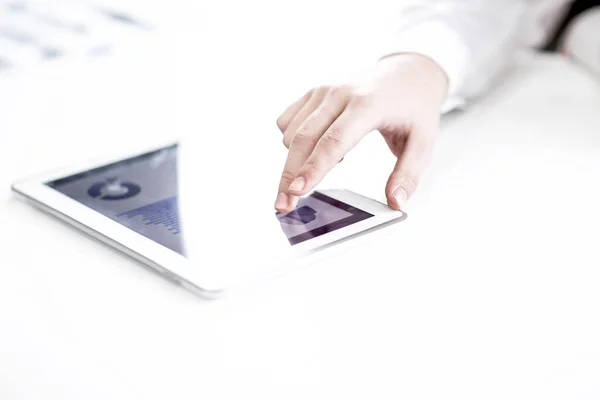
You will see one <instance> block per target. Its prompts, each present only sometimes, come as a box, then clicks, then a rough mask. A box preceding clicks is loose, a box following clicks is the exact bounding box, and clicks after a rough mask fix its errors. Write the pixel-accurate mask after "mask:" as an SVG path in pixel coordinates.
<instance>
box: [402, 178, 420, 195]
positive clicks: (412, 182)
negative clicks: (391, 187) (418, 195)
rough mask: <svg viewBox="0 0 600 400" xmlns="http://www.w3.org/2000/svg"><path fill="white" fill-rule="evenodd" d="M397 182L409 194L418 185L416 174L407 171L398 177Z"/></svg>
mask: <svg viewBox="0 0 600 400" xmlns="http://www.w3.org/2000/svg"><path fill="white" fill-rule="evenodd" d="M398 184H399V186H402V188H403V189H404V190H405V191H406V193H407V194H408V195H409V196H411V195H412V194H413V193H414V192H415V190H417V187H418V186H419V177H418V176H417V174H413V173H407V174H404V175H402V176H401V177H400V178H399V179H398Z"/></svg>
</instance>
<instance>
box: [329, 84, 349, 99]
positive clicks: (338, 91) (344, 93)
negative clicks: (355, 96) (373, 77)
mask: <svg viewBox="0 0 600 400" xmlns="http://www.w3.org/2000/svg"><path fill="white" fill-rule="evenodd" d="M351 92H352V88H351V87H350V86H349V85H339V86H334V87H332V88H331V89H330V90H329V95H330V96H331V97H334V98H345V97H348V96H349V95H350V93H351Z"/></svg>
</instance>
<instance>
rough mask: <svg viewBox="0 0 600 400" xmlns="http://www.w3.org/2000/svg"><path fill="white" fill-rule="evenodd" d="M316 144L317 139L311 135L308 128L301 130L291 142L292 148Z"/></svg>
mask: <svg viewBox="0 0 600 400" xmlns="http://www.w3.org/2000/svg"><path fill="white" fill-rule="evenodd" d="M314 144H316V139H315V138H314V137H313V136H312V135H310V134H309V133H308V132H307V130H306V128H300V129H299V130H298V131H297V132H296V134H295V135H294V137H293V138H292V140H291V142H290V146H291V145H293V146H311V145H314Z"/></svg>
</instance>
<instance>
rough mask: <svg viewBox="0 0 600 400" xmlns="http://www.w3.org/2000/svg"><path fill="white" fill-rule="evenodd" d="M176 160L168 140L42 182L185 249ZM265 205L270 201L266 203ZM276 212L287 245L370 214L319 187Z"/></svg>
mask: <svg viewBox="0 0 600 400" xmlns="http://www.w3.org/2000/svg"><path fill="white" fill-rule="evenodd" d="M177 165H178V164H177V145H173V146H170V147H165V148H163V149H160V150H157V151H153V152H150V153H146V154H142V155H139V156H136V157H133V158H129V159H126V160H122V161H119V162H116V163H113V164H109V165H105V166H102V167H99V168H94V169H91V170H89V171H85V172H82V173H79V174H76V175H72V176H68V177H65V178H61V179H58V180H55V181H52V182H48V183H47V185H48V186H50V187H52V188H53V189H55V190H57V191H59V192H61V193H62V194H64V195H66V196H68V197H70V198H72V199H74V200H76V201H78V202H80V203H82V204H84V205H86V206H88V207H90V208H92V209H94V210H95V211H97V212H99V213H101V214H102V215H104V216H106V217H108V218H111V219H113V220H115V221H117V222H119V223H120V224H122V225H124V226H126V227H128V228H130V229H132V230H134V231H136V232H137V233H139V234H141V235H143V236H145V237H147V238H149V239H151V240H153V241H155V242H156V243H159V244H161V245H163V246H165V247H167V248H169V249H171V250H173V251H175V252H177V253H179V254H182V255H186V254H185V253H186V252H185V248H184V241H183V240H182V238H183V235H184V234H185V232H184V231H183V230H182V227H181V224H180V221H179V218H180V213H179V212H178V201H177V199H178V193H179V191H178V179H177ZM265 206H266V207H271V205H270V204H269V205H265ZM275 215H276V217H277V219H278V220H279V222H280V225H281V229H282V232H283V234H285V235H286V237H287V239H288V241H289V243H290V244H291V245H295V244H298V243H301V242H304V241H306V240H309V239H311V238H314V237H318V236H321V235H324V234H326V233H328V232H331V231H334V230H337V229H341V228H344V227H346V226H348V225H351V224H354V223H357V222H359V221H362V220H365V219H367V218H370V217H372V216H373V215H372V214H369V213H367V212H365V211H363V210H359V209H357V208H355V207H352V206H350V205H348V204H346V203H343V202H341V201H339V200H336V199H333V198H331V197H329V196H326V195H324V194H322V193H319V192H314V193H312V194H311V195H310V196H308V197H305V198H303V199H301V200H300V202H299V204H298V207H297V208H296V209H295V210H294V211H292V212H290V213H287V214H281V213H275ZM201 222H202V221H198V223H201ZM186 223H188V224H189V223H190V222H189V221H186Z"/></svg>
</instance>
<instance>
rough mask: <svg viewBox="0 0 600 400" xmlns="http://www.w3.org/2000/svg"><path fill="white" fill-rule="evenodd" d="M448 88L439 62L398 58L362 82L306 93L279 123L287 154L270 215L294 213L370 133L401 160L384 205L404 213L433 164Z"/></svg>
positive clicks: (379, 66)
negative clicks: (378, 136) (380, 137)
mask: <svg viewBox="0 0 600 400" xmlns="http://www.w3.org/2000/svg"><path fill="white" fill-rule="evenodd" d="M447 86H448V82H447V76H446V74H445V73H444V72H443V70H442V69H441V68H440V67H439V66H438V65H437V64H436V63H434V62H433V61H431V60H430V59H428V58H425V57H422V56H419V55H415V54H403V55H394V56H391V57H388V58H385V59H383V60H381V61H380V62H379V63H378V64H377V65H376V66H375V67H374V69H373V70H372V71H371V72H370V73H369V74H367V75H366V76H365V77H364V80H363V81H362V82H356V83H353V84H348V85H342V86H333V87H320V88H317V89H313V90H310V91H309V92H308V93H306V94H305V95H304V96H303V97H302V98H301V99H299V100H298V101H296V102H295V103H293V104H292V105H290V106H289V107H288V108H287V110H285V112H284V113H283V114H282V115H281V116H280V117H279V119H278V120H277V125H278V126H279V129H280V130H281V132H283V143H284V144H285V146H286V147H287V148H288V149H289V153H288V157H287V161H286V163H285V167H284V170H283V174H282V177H281V182H280V184H279V193H278V195H277V200H276V202H275V208H276V209H277V210H278V211H280V212H289V211H291V210H293V209H294V208H295V207H296V205H297V204H298V199H299V196H303V195H305V194H306V193H308V192H309V191H311V190H312V189H313V188H314V187H315V186H316V185H317V184H318V183H319V182H320V181H321V180H322V179H323V178H324V176H325V175H326V174H327V173H328V172H329V171H330V170H331V169H332V168H333V167H334V166H335V165H336V164H337V163H338V162H339V161H340V160H341V159H342V158H343V157H344V156H345V154H346V153H347V152H348V151H350V150H351V149H352V148H353V147H354V146H356V145H357V144H358V142H360V140H361V139H362V138H363V137H364V136H366V134H367V133H369V132H371V131H373V130H379V132H380V133H381V134H382V135H383V137H384V138H385V141H386V142H387V144H388V146H389V148H390V150H391V151H392V153H393V154H394V155H395V156H396V157H397V158H398V161H397V162H396V165H395V167H394V170H393V171H392V174H391V175H390V177H389V180H388V183H387V186H386V189H385V191H386V198H387V202H388V205H389V206H390V207H391V208H393V209H401V208H402V207H404V206H405V204H406V202H407V200H408V199H409V197H410V196H411V195H412V194H413V193H414V191H415V189H416V188H417V185H418V183H419V178H420V177H421V174H422V173H423V171H424V169H425V167H426V165H427V164H428V162H429V159H430V157H431V154H432V150H433V143H434V141H435V137H436V135H437V130H438V126H439V119H440V109H441V106H442V103H443V101H444V98H445V96H446V92H447Z"/></svg>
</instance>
